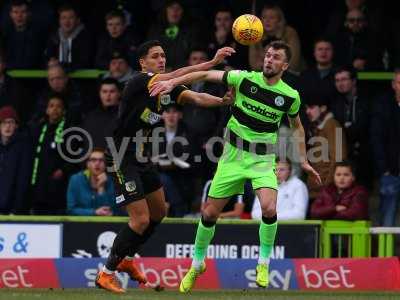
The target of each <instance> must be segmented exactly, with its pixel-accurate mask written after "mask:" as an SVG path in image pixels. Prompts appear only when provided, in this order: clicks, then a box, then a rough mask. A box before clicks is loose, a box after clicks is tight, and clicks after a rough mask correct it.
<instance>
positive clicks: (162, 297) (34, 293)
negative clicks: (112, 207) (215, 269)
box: [0, 289, 400, 300]
mask: <svg viewBox="0 0 400 300" xmlns="http://www.w3.org/2000/svg"><path fill="white" fill-rule="evenodd" d="M28 299H29V300H32V299H38V300H50V299H51V300H81V299H82V300H103V299H104V300H113V299H126V300H128V299H130V300H188V299H190V300H192V299H194V300H259V299H260V300H261V299H262V300H268V299H274V300H289V299H290V300H325V299H330V300H364V299H368V300H371V299H376V300H381V299H382V300H389V299H393V300H395V299H396V300H398V299H400V293H394V292H303V291H288V292H282V291H261V290H257V291H254V290H251V291H250V290H237V291H236V290H228V291H222V290H221V291H217V290H216V291H195V292H192V293H190V294H180V293H179V292H177V291H161V292H157V291H154V290H129V291H128V292H127V293H126V294H123V295H115V294H111V293H109V292H106V291H104V290H98V289H65V290H63V289H54V290H51V289H0V300H28Z"/></svg>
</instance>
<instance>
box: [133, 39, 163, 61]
mask: <svg viewBox="0 0 400 300" xmlns="http://www.w3.org/2000/svg"><path fill="white" fill-rule="evenodd" d="M157 46H160V47H162V44H161V42H160V41H158V40H150V41H147V42H144V43H143V44H141V45H140V46H139V47H138V48H137V55H138V57H139V58H143V57H145V56H146V55H147V54H149V50H150V49H151V48H153V47H157Z"/></svg>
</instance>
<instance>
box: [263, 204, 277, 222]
mask: <svg viewBox="0 0 400 300" xmlns="http://www.w3.org/2000/svg"><path fill="white" fill-rule="evenodd" d="M261 211H262V215H263V216H264V217H267V218H271V217H273V216H275V215H276V205H275V203H274V202H273V201H271V202H268V203H263V204H262V205H261Z"/></svg>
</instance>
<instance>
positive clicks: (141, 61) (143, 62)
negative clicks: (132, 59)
mask: <svg viewBox="0 0 400 300" xmlns="http://www.w3.org/2000/svg"><path fill="white" fill-rule="evenodd" d="M139 64H140V68H141V69H143V68H144V67H145V64H146V63H145V61H144V58H139Z"/></svg>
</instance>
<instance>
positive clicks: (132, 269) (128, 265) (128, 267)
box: [117, 258, 147, 284]
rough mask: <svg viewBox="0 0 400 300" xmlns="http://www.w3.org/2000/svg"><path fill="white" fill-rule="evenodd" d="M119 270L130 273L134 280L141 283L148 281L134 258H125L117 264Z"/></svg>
mask: <svg viewBox="0 0 400 300" xmlns="http://www.w3.org/2000/svg"><path fill="white" fill-rule="evenodd" d="M117 271H118V272H125V273H128V275H129V277H130V278H131V279H132V280H136V281H137V282H139V283H143V284H145V283H146V282H147V278H146V276H145V275H144V274H143V273H142V272H140V271H139V269H138V268H137V267H136V266H135V264H134V263H133V260H127V259H125V258H124V259H123V260H122V261H121V262H120V263H119V264H118V266H117Z"/></svg>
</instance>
